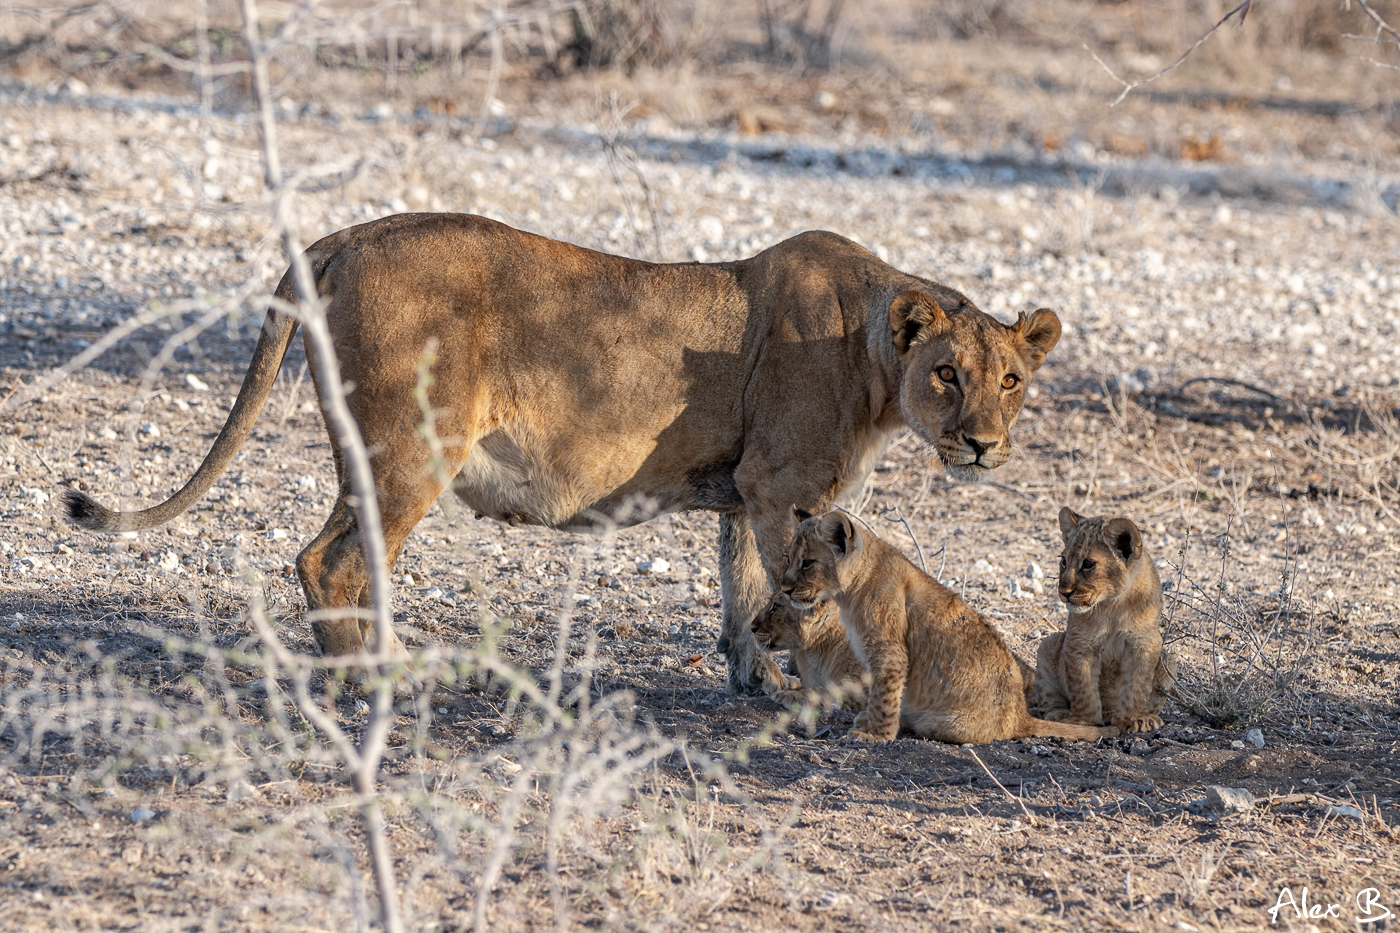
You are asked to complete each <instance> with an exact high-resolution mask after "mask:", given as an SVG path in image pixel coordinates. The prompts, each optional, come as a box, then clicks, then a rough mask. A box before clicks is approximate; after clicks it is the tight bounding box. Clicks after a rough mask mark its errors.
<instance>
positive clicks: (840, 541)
mask: <svg viewBox="0 0 1400 933" xmlns="http://www.w3.org/2000/svg"><path fill="white" fill-rule="evenodd" d="M822 531H823V532H824V537H825V538H826V543H827V544H829V545H831V549H832V550H833V551H835V552H836V558H837V560H840V559H841V558H843V557H845V556H846V555H847V554H849V553H851V551H853V550H855V548H856V547H857V546H858V545H859V544H860V539H859V538H857V537H856V526H855V525H854V524H852V523H851V519H850V516H848V515H847V514H846V513H845V512H827V513H826V515H825V516H823V518H822Z"/></svg>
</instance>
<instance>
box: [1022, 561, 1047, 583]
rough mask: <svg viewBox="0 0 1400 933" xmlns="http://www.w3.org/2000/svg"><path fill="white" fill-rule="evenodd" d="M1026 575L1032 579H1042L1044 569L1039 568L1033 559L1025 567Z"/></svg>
mask: <svg viewBox="0 0 1400 933" xmlns="http://www.w3.org/2000/svg"><path fill="white" fill-rule="evenodd" d="M1026 576H1027V577H1028V578H1030V579H1032V580H1044V579H1045V571H1044V570H1041V569H1040V565H1039V564H1037V563H1036V562H1035V561H1031V562H1030V565H1029V566H1028V567H1026Z"/></svg>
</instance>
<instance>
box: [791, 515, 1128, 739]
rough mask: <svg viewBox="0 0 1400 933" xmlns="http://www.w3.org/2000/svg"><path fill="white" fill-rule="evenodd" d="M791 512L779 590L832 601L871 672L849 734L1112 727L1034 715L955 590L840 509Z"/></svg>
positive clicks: (1015, 734) (1001, 652) (1009, 735)
mask: <svg viewBox="0 0 1400 933" xmlns="http://www.w3.org/2000/svg"><path fill="white" fill-rule="evenodd" d="M794 518H795V519H797V520H798V522H799V524H798V525H797V529H796V532H795V533H794V535H793V539H792V547H791V549H790V554H789V557H788V565H787V569H786V570H785V571H784V572H783V576H782V583H781V586H782V591H783V593H784V594H786V596H787V598H788V599H789V600H790V601H791V602H792V604H793V605H794V606H796V607H797V608H799V609H802V608H811V607H813V606H815V605H816V604H817V603H819V602H820V601H821V600H824V599H830V600H833V601H834V602H835V603H836V605H837V606H839V607H840V609H841V622H842V624H843V625H844V626H845V629H846V635H847V637H848V639H849V641H850V646H851V648H852V650H854V652H855V654H856V657H857V658H859V659H860V661H861V663H863V664H864V665H865V667H866V668H867V669H868V670H869V671H870V676H871V684H870V695H869V700H868V701H867V703H866V707H865V711H864V712H862V713H861V714H860V715H859V716H857V717H856V721H855V724H854V725H853V726H852V727H851V736H852V737H853V738H857V739H862V740H864V741H867V742H888V741H889V740H890V739H893V738H894V737H895V735H897V734H898V732H899V729H900V726H904V727H905V728H906V729H909V730H911V731H913V732H914V733H916V734H918V735H920V736H922V737H924V738H931V739H938V740H939V741H942V742H956V743H966V742H972V743H978V744H980V743H983V742H991V741H995V740H997V739H1018V738H1025V737H1027V736H1033V735H1046V736H1060V737H1062V738H1067V739H1086V740H1092V739H1098V738H1103V737H1111V736H1115V735H1117V734H1118V729H1117V727H1114V726H1108V727H1104V728H1101V727H1097V726H1084V725H1076V724H1073V723H1058V722H1047V721H1046V720H1044V719H1034V718H1032V717H1031V715H1030V713H1029V712H1027V710H1026V695H1025V685H1024V683H1023V682H1022V679H1021V678H1022V666H1021V665H1020V664H1019V663H1018V662H1017V660H1016V658H1015V657H1014V656H1013V655H1012V654H1011V651H1010V649H1008V648H1007V647H1006V643H1005V642H1004V641H1002V638H1001V635H1000V634H998V632H997V630H996V629H994V628H992V626H991V625H990V624H989V623H988V622H987V620H986V619H984V618H982V617H981V616H980V615H978V614H977V612H976V611H974V610H973V609H972V607H971V606H969V605H968V604H967V603H965V602H963V601H962V600H961V599H959V598H958V595H957V594H956V593H954V592H953V591H952V590H950V589H948V588H947V587H946V586H944V585H943V584H941V583H939V582H938V581H937V580H935V579H933V578H932V577H930V576H929V575H928V574H926V573H924V572H923V571H921V570H919V569H918V568H917V567H915V566H914V565H913V564H911V563H909V560H908V559H907V558H906V557H905V556H904V555H903V554H901V553H900V552H899V551H898V550H897V549H896V548H894V547H893V546H891V545H890V544H888V543H886V542H885V541H882V540H881V539H880V538H879V537H877V536H876V535H874V534H871V533H870V532H869V531H861V530H860V529H859V528H857V527H856V525H855V523H854V522H852V521H851V519H850V517H849V516H848V515H846V514H844V513H842V512H828V513H826V514H825V515H821V516H812V515H809V514H807V513H806V512H802V511H795V512H794Z"/></svg>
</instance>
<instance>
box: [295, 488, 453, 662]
mask: <svg viewBox="0 0 1400 933" xmlns="http://www.w3.org/2000/svg"><path fill="white" fill-rule="evenodd" d="M406 475H409V474H406V472H405V471H403V470H397V471H394V473H393V475H391V476H390V477H388V478H381V477H378V476H376V479H377V480H379V482H378V487H379V513H380V522H381V524H382V527H383V529H384V544H385V548H386V550H387V554H386V557H387V563H388V566H389V569H391V570H392V569H393V566H394V564H395V563H396V562H397V561H398V559H399V554H400V553H402V552H403V546H404V542H406V541H407V540H408V536H409V534H410V533H411V532H412V531H413V528H414V526H415V525H417V524H418V522H419V521H420V520H422V518H423V516H424V515H426V514H427V512H428V509H429V508H430V507H431V506H432V504H433V502H434V501H435V500H436V499H437V497H438V494H439V493H440V492H441V491H442V487H441V485H440V484H439V483H438V482H437V481H436V480H435V479H432V478H431V477H429V476H427V475H421V476H420V478H419V479H418V481H416V482H413V481H407V482H406V481H404V477H405V476H406ZM349 497H350V490H349V484H348V483H345V482H342V484H341V489H340V495H339V496H338V497H337V498H336V501H335V506H334V507H333V508H332V509H331V514H330V517H329V518H328V519H326V524H325V526H324V527H323V528H322V529H321V532H320V534H318V535H317V536H316V537H315V539H313V540H312V542H311V543H310V544H308V545H307V546H306V548H305V549H304V550H302V552H301V554H300V555H299V556H298V557H297V575H298V576H299V577H300V578H301V588H302V592H303V593H304V594H305V595H306V604H307V607H308V608H310V609H312V610H321V611H326V610H332V611H333V610H335V609H342V608H349V607H351V606H355V607H358V608H361V609H368V608H370V606H371V601H370V590H369V567H368V565H367V563H366V562H365V554H364V537H363V534H362V532H361V530H360V524H359V520H358V518H357V516H356V515H355V512H354V510H353V509H351V508H350V506H349V502H348V499H349ZM358 615H359V618H355V617H353V616H351V615H350V614H349V613H347V615H346V617H345V618H322V619H316V620H314V621H313V622H312V623H311V630H312V633H313V634H314V635H315V636H316V645H317V647H318V648H319V649H320V650H321V654H322V656H324V657H341V656H344V655H353V654H359V653H361V652H363V651H364V650H365V649H366V647H367V646H368V645H369V644H370V643H371V642H372V640H373V638H372V635H371V633H372V631H373V628H374V622H373V620H372V619H371V618H369V616H368V614H367V613H364V612H361V613H358ZM389 638H390V641H389V645H388V646H387V647H388V651H389V654H391V655H392V654H399V653H401V652H402V651H403V645H402V644H401V643H400V642H399V639H398V636H397V635H395V634H394V633H393V632H392V631H391V632H390V633H389Z"/></svg>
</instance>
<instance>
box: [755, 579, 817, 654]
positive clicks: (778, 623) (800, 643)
mask: <svg viewBox="0 0 1400 933" xmlns="http://www.w3.org/2000/svg"><path fill="white" fill-rule="evenodd" d="M820 618H821V617H820V616H819V615H818V614H817V613H814V612H811V611H810V610H807V609H799V608H797V607H796V606H794V605H793V604H792V602H791V600H789V599H788V598H787V596H785V595H784V594H782V593H779V594H778V595H777V596H775V597H773V601H772V602H771V603H769V604H768V608H767V609H765V610H763V611H762V612H760V613H759V614H758V616H757V617H756V618H755V619H754V620H753V623H752V625H751V626H750V628H752V629H753V634H754V637H755V638H757V639H758V644H759V645H760V646H761V647H763V648H766V649H767V650H769V651H792V650H794V649H798V650H800V649H802V648H805V647H807V643H808V642H809V641H810V640H811V639H810V638H809V637H808V632H807V629H808V627H809V625H810V623H813V622H818V621H820Z"/></svg>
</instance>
